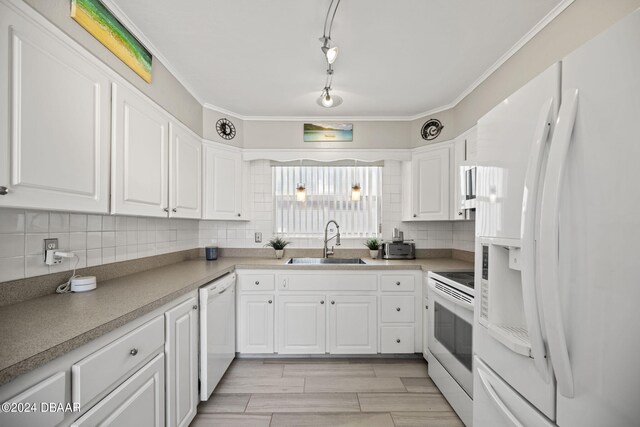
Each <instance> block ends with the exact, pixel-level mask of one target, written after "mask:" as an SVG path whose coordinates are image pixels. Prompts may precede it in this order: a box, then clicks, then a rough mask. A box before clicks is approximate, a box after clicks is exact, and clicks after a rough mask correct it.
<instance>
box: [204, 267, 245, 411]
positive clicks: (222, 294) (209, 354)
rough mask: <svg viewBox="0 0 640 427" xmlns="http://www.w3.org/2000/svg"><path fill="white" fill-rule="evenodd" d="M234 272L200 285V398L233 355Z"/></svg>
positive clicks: (210, 387)
mask: <svg viewBox="0 0 640 427" xmlns="http://www.w3.org/2000/svg"><path fill="white" fill-rule="evenodd" d="M235 287H236V275H235V273H230V274H227V275H226V276H224V277H222V278H220V279H218V280H216V281H214V282H211V283H210V284H208V285H205V286H203V287H202V288H200V292H199V295H200V400H202V401H205V400H207V399H209V396H211V393H213V389H215V388H216V386H217V385H218V383H219V382H220V379H221V378H222V376H223V375H224V373H225V372H226V370H227V368H228V367H229V365H231V362H232V361H233V359H234V358H235V356H236V296H235Z"/></svg>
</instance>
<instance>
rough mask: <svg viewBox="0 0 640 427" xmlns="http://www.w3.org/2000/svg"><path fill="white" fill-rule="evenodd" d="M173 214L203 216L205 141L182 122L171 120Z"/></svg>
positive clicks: (170, 176) (170, 198)
mask: <svg viewBox="0 0 640 427" xmlns="http://www.w3.org/2000/svg"><path fill="white" fill-rule="evenodd" d="M169 134H170V136H169V152H170V157H171V161H170V165H169V207H170V208H171V211H170V213H169V215H170V216H171V217H172V218H200V217H201V216H202V142H201V141H200V139H199V138H198V137H197V136H196V135H194V134H193V132H191V131H190V130H189V129H187V128H185V127H184V126H183V125H180V124H178V123H173V122H172V123H170V124H169Z"/></svg>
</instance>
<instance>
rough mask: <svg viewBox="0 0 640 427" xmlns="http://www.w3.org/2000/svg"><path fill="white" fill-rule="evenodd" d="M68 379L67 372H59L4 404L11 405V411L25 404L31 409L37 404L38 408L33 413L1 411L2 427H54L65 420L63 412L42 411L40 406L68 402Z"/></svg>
mask: <svg viewBox="0 0 640 427" xmlns="http://www.w3.org/2000/svg"><path fill="white" fill-rule="evenodd" d="M66 378H67V375H66V373H65V372H58V373H57V374H54V375H52V376H51V377H49V378H47V379H46V380H44V381H42V382H39V383H38V384H36V385H34V386H32V387H30V388H28V389H27V390H25V391H23V392H22V393H20V394H19V395H17V396H15V397H13V398H12V399H9V400H7V401H6V402H3V403H5V404H8V405H9V410H12V409H13V408H14V405H15V409H18V408H20V405H21V404H23V405H25V406H28V407H29V408H31V405H33V404H35V405H36V408H35V410H34V411H32V412H23V411H16V412H10V411H6V410H3V411H0V426H27V425H29V426H49V425H50V426H53V425H57V424H58V423H59V422H60V421H62V420H63V419H64V415H65V413H64V412H62V411H58V412H56V411H42V410H41V409H42V408H41V407H40V404H41V403H48V402H55V403H65V402H66V393H65V390H66V382H67V381H66Z"/></svg>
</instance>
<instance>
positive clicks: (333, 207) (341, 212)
mask: <svg viewBox="0 0 640 427" xmlns="http://www.w3.org/2000/svg"><path fill="white" fill-rule="evenodd" d="M272 174H273V180H272V182H273V202H274V203H273V206H274V231H275V233H278V234H286V235H287V236H290V237H311V236H321V235H323V234H324V227H325V225H326V223H327V221H329V220H331V219H334V220H336V221H337V222H338V224H340V234H341V235H342V237H347V238H348V237H377V236H378V225H379V224H380V210H381V208H380V207H381V196H382V167H381V166H336V165H331V166H327V165H321V166H315V165H314V166H305V165H302V166H300V165H298V166H291V165H284V166H283V165H277V166H272ZM298 183H302V184H304V185H305V187H306V200H305V201H304V202H298V201H296V185H297V184H298ZM354 183H357V184H360V187H361V197H360V200H359V201H353V200H351V186H352V185H353V184H354Z"/></svg>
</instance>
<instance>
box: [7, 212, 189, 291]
mask: <svg viewBox="0 0 640 427" xmlns="http://www.w3.org/2000/svg"><path fill="white" fill-rule="evenodd" d="M49 237H51V238H57V239H58V243H59V248H60V250H61V251H67V250H71V251H73V252H75V253H76V254H78V257H79V258H80V260H79V262H78V268H82V267H91V266H95V265H101V264H108V263H111V262H116V261H125V260H130V259H135V258H142V257H147V256H152V255H160V254H165V253H169V252H177V251H181V250H185V249H193V248H197V247H198V220H185V219H162V218H136V217H126V216H118V217H116V216H111V215H104V216H103V215H85V214H72V213H71V214H70V213H65V212H46V211H30V210H28V211H25V210H22V209H4V208H3V209H0V282H4V281H7V280H14V279H21V278H24V277H33V276H40V275H43V274H48V273H55V272H58V271H65V270H69V269H70V268H73V266H74V264H75V261H72V262H71V263H70V261H68V260H65V262H64V263H63V264H59V265H56V266H51V267H49V266H48V265H46V264H45V263H44V250H43V247H44V242H43V240H44V239H46V238H49Z"/></svg>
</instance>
